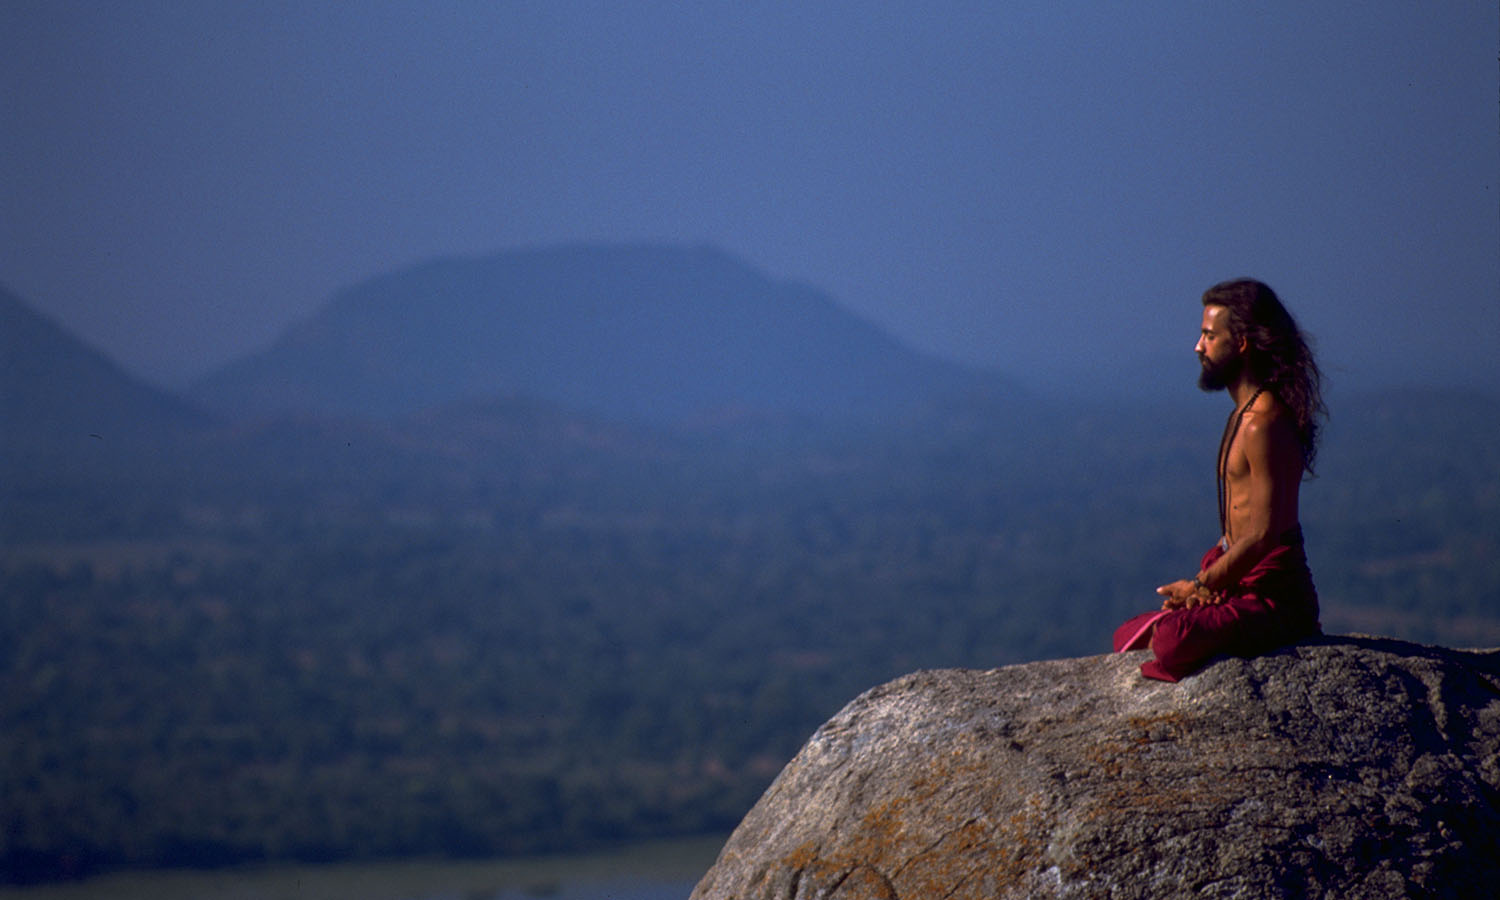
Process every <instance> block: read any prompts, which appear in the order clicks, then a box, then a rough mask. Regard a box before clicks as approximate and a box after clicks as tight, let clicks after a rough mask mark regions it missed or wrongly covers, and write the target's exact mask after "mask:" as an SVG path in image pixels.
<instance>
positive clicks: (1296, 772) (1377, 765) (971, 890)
mask: <svg viewBox="0 0 1500 900" xmlns="http://www.w3.org/2000/svg"><path fill="white" fill-rule="evenodd" d="M1143 658H1144V657H1143V656H1142V654H1140V653H1129V654H1120V655H1115V656H1101V657H1090V658H1086V659H1074V660H1059V661H1054V662H1039V663H1031V664H1027V665H1020V666H1011V667H1009V668H1004V669H997V670H992V671H963V670H950V671H933V672H918V673H916V674H913V675H909V676H907V677H905V678H901V679H898V680H896V681H894V682H891V683H890V684H887V685H884V686H881V687H877V688H875V689H873V690H871V691H868V692H866V693H865V694H864V695H862V696H860V697H859V698H857V699H855V700H854V701H853V702H852V703H850V704H849V705H848V706H847V707H845V709H844V710H843V711H842V712H840V713H839V714H838V715H836V716H834V717H833V719H831V720H830V721H829V722H828V723H827V724H825V725H824V726H823V727H822V728H820V729H819V730H818V731H817V733H816V734H814V735H813V737H812V739H811V740H810V741H809V742H808V744H807V746H806V747H804V748H803V750H802V752H801V753H799V754H798V755H797V757H796V759H794V760H793V761H792V762H791V763H790V764H789V765H788V766H787V767H786V769H785V770H783V771H782V773H781V775H780V776H779V777H778V778H777V779H776V781H775V783H773V784H772V785H771V787H770V788H769V789H768V790H767V791H766V794H765V796H764V797H763V798H762V799H761V801H760V802H759V803H758V804H757V805H756V806H755V808H754V809H752V810H751V811H750V813H749V815H747V816H746V817H745V820H744V821H743V822H742V823H741V824H740V827H739V828H738V829H737V830H736V831H735V832H734V834H733V835H732V836H731V837H730V839H729V842H728V843H727V844H726V845H725V847H724V850H723V852H722V853H721V855H720V856H719V860H718V862H717V863H716V864H715V865H714V867H713V868H712V869H711V870H709V872H708V874H707V875H705V876H704V878H703V880H702V881H701V882H700V883H699V885H698V887H697V889H696V890H695V891H694V892H693V897H694V898H695V900H709V898H731V897H732V898H814V897H819V898H836V900H851V898H895V897H900V898H926V897H932V898H986V900H988V898H998V897H1089V898H1093V897H1109V898H1137V897H1139V898H1162V897H1178V896H1183V897H1185V896H1192V897H1307V896H1311V897H1360V898H1381V897H1495V896H1500V759H1497V748H1500V650H1487V651H1469V652H1465V651H1455V650H1445V649H1440V648H1434V647H1423V646H1420V645H1416V644H1409V643H1404V642H1400V641H1393V640H1386V639H1379V638H1362V637H1347V638H1328V639H1326V640H1323V641H1320V642H1318V643H1314V644H1307V645H1303V646H1298V647H1294V648H1289V649H1286V650H1283V651H1280V652H1277V653H1274V654H1271V655H1269V656H1264V657H1260V658H1257V659H1249V660H1243V659H1230V660H1224V661H1221V662H1218V663H1216V664H1214V665H1211V666H1210V667H1208V668H1207V669H1205V670H1204V671H1203V672H1201V673H1200V674H1198V675H1196V676H1194V677H1191V678H1188V679H1186V680H1185V681H1183V682H1182V683H1180V684H1176V685H1172V684H1165V683H1161V682H1153V681H1148V680H1146V679H1143V678H1142V677H1141V676H1140V674H1139V672H1138V671H1137V667H1138V666H1139V664H1140V663H1141V661H1142V659H1143Z"/></svg>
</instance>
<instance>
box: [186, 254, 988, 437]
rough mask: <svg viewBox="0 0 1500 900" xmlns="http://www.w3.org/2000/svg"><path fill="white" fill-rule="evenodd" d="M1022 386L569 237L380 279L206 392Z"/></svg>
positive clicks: (658, 402) (753, 401)
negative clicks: (568, 241)
mask: <svg viewBox="0 0 1500 900" xmlns="http://www.w3.org/2000/svg"><path fill="white" fill-rule="evenodd" d="M1005 390H1008V387H1007V385H1005V384H1004V383H1003V382H1002V380H1001V379H1000V378H999V377H998V376H992V375H989V374H985V373H979V372H975V371H973V370H969V369H966V368H964V367H961V366H958V365H956V364H953V363H949V362H945V361H942V360H939V359H936V358H933V357H929V356H925V355H923V354H920V353H918V352H916V351H914V350H911V349H909V348H907V347H906V346H904V345H902V344H900V343H899V342H897V341H896V340H894V339H893V338H891V337H890V336H888V335H886V334H885V333H884V332H882V331H880V330H879V329H878V328H876V327H875V326H873V325H871V324H870V323H868V322H865V321H863V320H861V319H859V318H858V317H856V316H854V315H853V314H851V313H849V312H847V311H846V310H844V309H842V308H840V307H839V306H838V305H837V304H835V303H834V302H833V301H832V300H831V299H830V298H828V297H827V296H826V295H825V294H823V293H821V292H819V291H817V290H814V289H812V288H809V287H805V286H801V285H796V284H790V283H786V282H778V281H774V280H772V279H770V278H767V277H766V276H764V275H762V274H761V273H759V272H757V271H755V270H754V269H752V268H750V267H749V266H747V265H745V264H743V263H741V262H739V261H738V260H736V259H734V258H732V257H731V256H729V255H727V254H725V253H722V252H720V251H718V250H714V249H710V248H701V247H700V248H678V247H654V246H568V247H557V248H548V249H538V250H528V251H513V252H506V253H500V254H496V255H492V256H487V257H483V258H475V259H445V260H439V261H434V262H429V263H425V264H422V265H417V266H413V267H411V268H407V269H403V270H401V271H398V272H394V273H391V274H388V275H385V276H382V277H378V278H375V279H372V280H370V281H366V282H364V283H363V284H360V285H357V286H355V287H352V288H350V289H348V290H346V291H343V292H341V293H339V294H338V295H336V296H335V297H334V298H333V300H332V301H331V302H330V303H329V304H328V305H327V306H326V307H325V308H324V309H323V310H322V311H321V312H319V313H318V314H316V315H315V316H314V317H312V318H311V319H309V320H307V321H305V322H303V323H301V324H300V325H297V326H295V327H293V328H292V329H290V330H288V331H287V332H286V333H285V334H284V335H283V336H282V337H281V339H280V340H278V341H277V342H276V343H275V344H274V345H273V346H272V347H270V348H269V349H267V350H266V351H264V352H262V353H259V354H256V355H254V356H251V357H249V358H247V359H244V360H241V361H239V362H237V363H233V364H231V365H228V366H226V367H224V368H223V369H221V370H219V371H217V372H215V373H213V374H211V375H209V376H208V377H206V378H205V379H203V380H202V381H201V382H199V383H198V384H197V385H195V386H194V388H193V389H192V391H191V396H192V397H193V398H194V399H195V400H197V401H198V402H200V403H202V404H203V405H204V406H205V407H208V408H212V409H216V410H221V411H224V412H226V413H229V414H232V415H247V414H248V415H264V414H267V413H275V412H287V411H299V412H319V413H337V414H346V415H347V414H355V415H366V416H370V415H373V416H380V417H389V416H395V415H400V414H403V413H410V412H414V411H417V410H421V409H425V408H429V407H433V406H440V405H447V404H452V403H459V402H464V401H468V400H474V399H479V398H485V397H493V396H512V397H513V396H522V397H532V398H536V399H539V400H543V401H546V402H551V403H556V404H559V405H562V406H564V407H568V408H572V409H578V410H584V411H588V412H591V413H596V414H604V415H609V416H615V417H627V418H646V419H650V420H655V421H683V420H691V419H694V418H701V417H714V418H722V417H723V416H725V415H750V416H756V415H792V416H797V415H808V414H812V415H819V416H828V415H837V416H850V415H853V416H861V417H868V416H872V415H876V416H878V415H883V414H887V413H890V412H892V411H896V410H900V409H903V408H909V407H911V406H912V405H914V404H921V403H924V402H926V401H928V400H929V399H931V398H934V397H943V396H953V395H962V394H969V393H975V392H979V393H984V392H1003V391H1005Z"/></svg>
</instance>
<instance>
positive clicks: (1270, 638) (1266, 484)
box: [1114, 279, 1325, 681]
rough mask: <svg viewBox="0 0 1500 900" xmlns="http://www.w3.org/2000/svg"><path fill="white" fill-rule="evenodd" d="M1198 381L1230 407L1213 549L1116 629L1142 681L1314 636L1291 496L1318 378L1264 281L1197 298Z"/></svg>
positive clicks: (1314, 433) (1306, 449)
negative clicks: (1224, 394)
mask: <svg viewBox="0 0 1500 900" xmlns="http://www.w3.org/2000/svg"><path fill="white" fill-rule="evenodd" d="M1196 350H1197V353H1198V359H1199V361H1200V362H1201V364H1202V367H1203V371H1202V373H1201V375H1200V376H1199V379H1198V386H1199V387H1201V388H1203V389H1204V390H1205V391H1219V390H1224V391H1228V392H1229V396H1230V398H1231V399H1232V400H1233V401H1234V405H1235V406H1234V411H1233V412H1232V413H1231V414H1230V416H1229V421H1228V422H1227V423H1226V425H1225V428H1224V437H1223V440H1222V441H1221V443H1220V445H1219V457H1218V472H1217V476H1218V487H1219V530H1220V533H1221V537H1220V539H1219V542H1218V543H1217V544H1215V545H1214V546H1213V548H1211V549H1210V550H1209V551H1208V552H1207V553H1206V554H1204V556H1203V562H1202V564H1201V567H1200V569H1199V571H1198V573H1197V574H1196V575H1194V576H1193V577H1192V578H1186V579H1183V580H1181V581H1174V582H1172V583H1171V584H1166V585H1163V586H1161V587H1159V588H1157V589H1156V592H1157V593H1158V594H1160V595H1161V596H1162V597H1163V598H1164V600H1163V602H1162V608H1161V609H1160V610H1159V611H1154V612H1149V613H1142V614H1141V615H1139V616H1136V617H1135V618H1133V619H1130V620H1129V621H1127V622H1126V623H1125V624H1124V625H1121V626H1120V628H1119V629H1117V630H1116V632H1115V640H1114V645H1115V649H1116V650H1117V651H1124V650H1134V649H1138V648H1141V647H1144V646H1146V645H1147V644H1149V645H1150V647H1151V649H1152V650H1153V651H1154V652H1155V655H1156V658H1155V659H1153V660H1150V661H1148V662H1146V663H1145V664H1144V665H1142V666H1141V673H1142V674H1143V675H1146V676H1147V677H1149V678H1159V679H1161V680H1163V681H1177V680H1179V679H1181V678H1183V677H1184V676H1186V675H1190V674H1192V673H1193V672H1196V671H1197V670H1198V669H1200V668H1202V666H1203V665H1204V664H1205V663H1206V662H1207V661H1208V660H1210V659H1211V658H1213V657H1215V656H1220V655H1225V654H1229V655H1235V656H1254V655H1256V654H1259V653H1264V652H1266V651H1268V650H1272V649H1274V648H1276V647H1280V646H1284V645H1286V644H1290V643H1294V642H1296V641H1299V640H1302V639H1304V638H1307V637H1311V636H1313V635H1316V634H1319V633H1321V628H1320V626H1319V624H1318V595H1317V592H1316V590H1315V589H1314V588H1313V582H1312V574H1311V573H1310V572H1309V571H1308V568H1307V557H1306V556H1305V554H1304V553H1303V549H1302V529H1301V526H1300V525H1299V524H1298V516H1297V499H1298V492H1299V488H1300V487H1301V482H1302V477H1303V475H1304V474H1307V475H1311V474H1312V471H1313V462H1314V459H1315V458H1316V456H1317V443H1318V419H1319V418H1320V417H1322V416H1323V415H1324V414H1325V410H1324V407H1323V401H1322V396H1321V390H1320V387H1321V375H1320V373H1319V371H1318V366H1317V363H1316V362H1315V361H1314V360H1313V357H1312V353H1311V351H1310V350H1309V348H1308V343H1307V341H1306V340H1305V339H1304V338H1303V336H1302V333H1301V332H1300V331H1299V330H1298V328H1297V323H1296V322H1295V321H1294V320H1293V319H1292V316H1291V314H1290V313H1288V312H1287V311H1286V308H1285V307H1283V306H1282V305H1281V301H1280V300H1279V299H1277V297H1276V294H1275V293H1274V292H1273V291H1272V290H1271V289H1270V288H1269V287H1267V286H1266V285H1264V284H1262V283H1261V282H1258V281H1252V280H1250V279H1240V280H1236V281H1226V282H1224V283H1222V284H1217V285H1215V286H1213V287H1211V288H1209V289H1208V291H1207V292H1205V293H1204V295H1203V330H1202V333H1201V335H1200V336H1199V338H1198V345H1197V347H1196Z"/></svg>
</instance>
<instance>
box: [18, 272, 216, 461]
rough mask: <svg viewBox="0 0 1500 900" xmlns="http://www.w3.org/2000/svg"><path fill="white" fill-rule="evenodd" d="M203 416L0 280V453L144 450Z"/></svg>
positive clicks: (27, 455)
mask: <svg viewBox="0 0 1500 900" xmlns="http://www.w3.org/2000/svg"><path fill="white" fill-rule="evenodd" d="M207 421H208V419H207V417H206V416H204V415H203V414H202V413H200V412H198V411H197V410H195V409H193V408H192V407H191V406H189V405H188V404H187V403H185V402H184V401H183V400H181V399H179V398H177V397H175V396H173V395H171V394H169V393H167V392H165V391H162V390H159V389H157V388H155V387H152V386H151V385H149V384H146V383H145V382H143V381H140V380H139V379H137V378H135V377H134V376H132V375H130V374H129V373H127V372H126V371H125V370H123V369H121V368H120V367H119V366H118V365H116V364H115V363H114V362H112V361H111V360H110V359H109V358H107V357H106V356H104V354H102V353H100V352H98V351H97V350H94V349H93V348H91V347H89V346H88V345H86V344H84V343H83V342H82V341H80V340H79V339H77V338H76V337H74V336H72V335H71V334H69V333H68V332H67V331H65V330H64V329H63V328H62V327H60V326H59V325H57V324H56V323H54V322H53V321H51V320H50V319H48V318H46V317H45V316H43V315H41V314H40V313H37V312H36V311H35V310H33V309H31V308H30V307H29V306H27V305H26V303H25V302H24V301H22V300H21V298H20V297H18V296H16V295H15V294H14V293H13V292H11V291H9V290H7V289H5V288H4V287H0V433H3V437H0V458H3V459H4V460H5V461H7V462H8V463H10V464H11V465H17V464H23V465H24V468H23V469H22V470H21V471H28V470H29V468H30V467H31V466H33V465H35V464H37V463H57V462H61V461H64V460H66V459H67V458H70V457H71V456H73V455H82V456H98V455H101V454H113V453H115V452H117V451H122V450H125V449H127V448H128V449H129V450H130V451H132V452H135V451H140V450H149V449H150V448H151V447H152V446H153V445H156V444H158V443H167V442H170V441H171V440H172V439H173V438H174V437H177V436H180V435H181V434H183V433H185V432H189V431H192V430H194V429H197V428H199V427H201V426H203V425H205V424H206V423H207Z"/></svg>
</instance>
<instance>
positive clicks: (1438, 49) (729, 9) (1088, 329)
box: [0, 0, 1500, 390]
mask: <svg viewBox="0 0 1500 900" xmlns="http://www.w3.org/2000/svg"><path fill="white" fill-rule="evenodd" d="M1497 58H1500V11H1497V8H1496V5H1495V4H1494V3H1493V2H1492V0H1484V2H1467V0H1453V2H1443V3H1439V4H1418V3H1407V2H1381V3H1374V4H1365V5H1357V6H1352V7H1351V6H1349V5H1347V4H1328V3H1305V2H1297V3H1291V2H1287V3H1255V4H1248V3H1246V4H1239V3H1197V2H1179V3H1151V2H1142V3H1132V4H1103V3H1098V4H1088V3H1066V2H1048V3H1030V2H1016V3H1003V4H1002V3H993V2H982V3H969V2H953V3H915V2H912V3H905V2H878V0H873V2H859V3H853V2H831V3H792V2H788V3H782V2H755V0H751V2H714V0H709V2H703V3H693V4H682V3H655V2H643V3H607V2H599V3H590V2H575V0H548V2H474V3H463V2H423V3H416V2H411V3H380V2H360V3H333V2H327V3H306V2H288V3H281V2H269V3H253V4H244V3H239V2H218V0H191V2H133V3H78V2H70V0H45V2H32V0H7V2H6V3H4V4H0V88H3V90H0V121H4V122H5V127H3V128H0V282H3V283H5V284H6V285H8V286H9V287H11V288H12V289H13V290H16V291H17V292H19V293H20V294H21V295H22V296H23V297H24V298H25V299H27V300H28V301H29V302H31V303H33V304H34V305H36V306H37V307H39V308H41V309H42V310H44V311H46V312H48V313H49V314H50V315H52V316H53V317H54V318H56V319H57V320H59V321H60V322H62V323H63V324H64V325H66V326H67V327H69V328H71V329H72V330H74V331H75V332H76V333H78V334H80V335H81V336H83V337H84V338H85V339H87V340H89V341H90V342H92V343H94V344H95V345H97V346H99V347H101V348H103V349H105V350H106V351H108V352H109V353H111V354H112V355H113V356H114V357H115V358H117V359H119V360H120V361H122V362H123V363H125V364H126V365H127V366H128V367H130V368H131V369H132V370H134V371H136V372H138V373H140V374H143V375H145V376H147V377H149V378H152V379H154V380H157V381H159V382H162V383H167V384H180V383H183V382H185V381H186V380H188V379H190V378H191V377H193V376H195V375H197V374H200V373H202V372H204V371H205V370H207V369H208V368H210V367H212V366H214V365H216V364H218V363H221V362H224V361H226V360H228V359H230V358H232V357H234V356H237V355H242V354H245V353H247V352H250V351H252V350H254V349H256V348H258V347H260V346H263V345H264V344H266V343H267V342H269V341H270V340H272V339H273V338H274V336H275V335H276V334H277V333H279V332H280V331H281V329H283V328H285V327H286V326H287V325H288V324H289V323H291V322H293V321H295V320H296V319H298V318H299V317H302V316H305V315H308V314H309V313H311V312H312V311H313V310H314V309H316V308H317V307H318V306H319V305H321V304H322V303H324V302H325V301H326V300H327V299H328V297H329V296H330V294H331V293H332V292H333V291H335V290H337V289H338V288H340V287H342V286H345V285H348V284H350V283H353V282H356V281H359V280H361V279H364V278H367V277H369V276H372V275H375V274H378V273H381V272H385V271H389V270H391V269H393V268H396V267H399V266H402V265H405V264H408V263H412V262H415V261H418V260H422V259H425V258H429V257H432V256H443V255H454V254H477V253H487V252H492V251H496V250H502V249H506V248H511V247H519V246H534V245H538V244H549V243H556V242H566V241H578V240H589V241H593V240H602V241H643V240H644V241H667V242H674V243H685V244H702V243H708V244H714V245H718V246H720V247H723V248H724V249H726V250H728V251H730V252H732V253H735V254H736V255H738V256H740V257H742V258H744V259H745V260H746V261H747V262H749V263H751V264H752V265H754V266H756V267H757V268H759V269H761V270H763V271H765V272H766V273H768V274H770V275H772V276H774V277H778V278H787V279H794V280H797V281H802V282H807V283H811V284H813V285H816V286H817V287H820V288H822V289H824V290H826V291H827V292H829V293H830V294H831V295H832V296H833V297H834V298H835V299H836V300H838V301H839V302H840V303H842V304H844V305H845V306H847V307H849V308H851V309H853V310H854V311H856V312H858V313H860V314H861V315H863V316H865V317H867V318H869V319H871V320H873V321H875V322H876V323H877V324H880V325H881V326H883V327H885V328H886V329H888V330H889V331H891V332H892V333H894V334H896V335H897V336H898V337H901V338H903V339H905V340H906V341H908V342H910V343H912V344H914V345H915V346H917V347H920V348H922V349H925V350H928V351H931V352H934V353H938V354H941V355H943V356H946V357H950V358H954V359H958V360H961V361H965V362H969V363H976V364H981V365H989V366H996V367H999V368H1001V369H1004V370H1007V371H1011V372H1016V373H1022V374H1024V375H1025V376H1026V377H1028V378H1031V379H1033V380H1039V381H1050V382H1068V383H1071V384H1075V385H1078V386H1080V387H1081V388H1083V389H1087V387H1088V386H1089V385H1091V384H1095V383H1113V384H1115V385H1116V386H1118V385H1119V384H1120V383H1121V382H1122V381H1123V382H1124V383H1126V384H1129V383H1130V378H1131V375H1132V373H1135V372H1138V371H1141V369H1142V365H1143V364H1151V365H1171V364H1174V362H1173V361H1176V362H1175V364H1180V365H1182V366H1183V383H1184V389H1185V390H1191V385H1192V381H1193V379H1194V378H1195V377H1196V370H1195V367H1194V366H1195V364H1194V363H1193V361H1192V359H1191V347H1192V343H1193V341H1194V340H1195V337H1196V334H1195V333H1196V330H1197V319H1198V310H1199V307H1198V301H1197V297H1198V295H1199V294H1200V293H1201V292H1202V290H1203V289H1204V288H1205V287H1207V286H1208V285H1209V284H1211V283H1213V282H1215V281H1218V280H1221V279H1224V278H1229V277H1234V276H1239V275H1253V276H1256V277H1260V278H1262V279H1265V280H1266V281H1268V282H1270V283H1271V284H1272V285H1273V286H1274V287H1275V288H1276V289H1277V290H1278V291H1279V292H1280V293H1281V294H1282V296H1283V298H1284V299H1285V300H1286V302H1287V304H1288V306H1289V307H1290V308H1291V309H1292V310H1293V312H1294V313H1296V314H1297V316H1298V318H1299V319H1300V320H1301V321H1302V323H1303V324H1304V326H1305V327H1306V328H1307V329H1308V330H1309V331H1310V332H1312V333H1313V335H1314V336H1315V337H1316V338H1317V339H1318V342H1319V346H1320V348H1321V350H1322V353H1323V357H1324V361H1325V363H1326V365H1327V368H1329V369H1330V370H1331V372H1330V374H1331V376H1332V378H1333V379H1334V381H1335V383H1338V382H1345V383H1348V384H1355V385H1365V384H1384V383H1401V382H1415V383H1465V384H1478V385H1484V386H1488V387H1491V388H1500V367H1497V365H1496V363H1495V361H1494V360H1495V359H1497V358H1500V76H1497V71H1500V66H1497Z"/></svg>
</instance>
